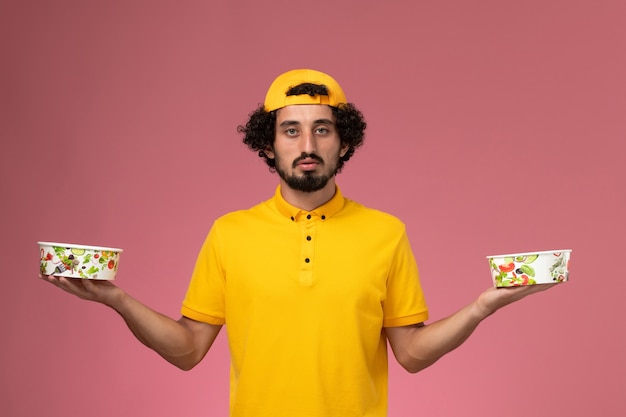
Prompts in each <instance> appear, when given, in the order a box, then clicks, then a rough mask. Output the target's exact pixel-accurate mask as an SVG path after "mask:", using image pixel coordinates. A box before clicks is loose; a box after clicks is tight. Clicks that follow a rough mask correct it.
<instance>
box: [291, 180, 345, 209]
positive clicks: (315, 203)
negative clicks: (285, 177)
mask: <svg viewBox="0 0 626 417" xmlns="http://www.w3.org/2000/svg"><path fill="white" fill-rule="evenodd" d="M280 194H281V195H282V196H283V198H284V199H285V201H286V202H288V203H289V204H291V205H292V206H294V207H297V208H299V209H300V210H305V211H313V210H315V209H316V208H318V207H319V206H321V205H323V204H324V203H326V202H328V201H329V200H330V199H331V198H333V196H334V195H335V179H334V177H333V178H332V179H331V180H329V181H328V184H326V185H325V186H324V188H322V189H321V190H318V191H313V192H311V193H306V192H304V191H298V190H294V189H293V188H290V187H289V186H288V185H287V184H286V183H285V182H284V181H282V180H281V181H280Z"/></svg>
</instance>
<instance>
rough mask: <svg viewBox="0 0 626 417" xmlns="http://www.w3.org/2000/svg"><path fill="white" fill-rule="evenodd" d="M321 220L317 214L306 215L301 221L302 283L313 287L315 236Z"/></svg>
mask: <svg viewBox="0 0 626 417" xmlns="http://www.w3.org/2000/svg"><path fill="white" fill-rule="evenodd" d="M318 227H319V218H318V216H317V215H316V214H315V213H306V214H304V216H303V219H302V221H301V228H300V230H301V231H302V237H301V239H302V245H301V248H302V250H301V254H300V265H301V266H300V283H301V284H302V285H313V264H314V263H315V242H316V239H315V236H316V234H317V229H318Z"/></svg>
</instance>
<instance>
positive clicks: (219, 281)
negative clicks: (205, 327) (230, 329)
mask: <svg viewBox="0 0 626 417" xmlns="http://www.w3.org/2000/svg"><path fill="white" fill-rule="evenodd" d="M218 235H219V233H218V231H217V227H216V225H215V224H214V225H213V227H212V228H211V230H210V232H209V234H208V236H207V238H206V239H205V241H204V243H203V245H202V247H201V249H200V253H199V254H198V258H197V260H196V265H195V267H194V270H193V274H192V276H191V281H190V283H189V287H188V288H187V293H186V295H185V299H184V300H183V304H182V307H181V313H182V315H183V316H185V317H188V318H190V319H193V320H197V321H201V322H204V323H208V324H215V325H221V324H224V322H225V314H224V296H225V294H224V287H225V285H224V284H225V282H224V271H223V268H222V265H221V262H220V256H219V253H220V244H219V238H218Z"/></svg>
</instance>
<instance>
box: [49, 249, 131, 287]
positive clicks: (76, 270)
mask: <svg viewBox="0 0 626 417" xmlns="http://www.w3.org/2000/svg"><path fill="white" fill-rule="evenodd" d="M37 244H38V245H39V258H40V264H39V272H41V274H42V275H55V276H61V277H68V278H85V279H98V280H113V279H115V274H116V273H117V267H118V265H119V262H120V253H122V251H123V250H122V249H119V248H107V247H103V246H89V245H76V244H73V243H57V242H37Z"/></svg>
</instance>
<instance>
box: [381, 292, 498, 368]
mask: <svg viewBox="0 0 626 417" xmlns="http://www.w3.org/2000/svg"><path fill="white" fill-rule="evenodd" d="M488 315H489V314H488V313H486V312H484V311H482V310H481V308H479V306H478V303H477V302H476V301H475V302H473V303H471V304H469V305H467V306H466V307H464V308H463V309H461V310H459V311H458V312H456V313H455V314H452V315H451V316H449V317H446V318H444V319H441V320H439V321H436V322H434V323H431V324H429V325H427V326H412V327H409V328H406V329H396V330H394V329H387V334H388V335H389V334H391V335H392V338H393V339H392V338H390V340H391V341H392V347H393V348H394V353H395V356H396V358H397V359H398V362H399V363H400V364H401V365H402V366H403V367H404V368H405V369H406V370H407V371H409V372H419V371H421V370H422V369H425V368H427V367H428V366H430V365H432V364H433V363H435V362H437V361H438V360H439V359H440V358H441V357H443V356H444V355H446V354H447V353H449V352H451V351H453V350H454V349H456V348H457V347H459V346H461V345H462V344H463V342H465V341H466V340H467V338H468V337H470V335H471V334H472V333H473V332H474V330H476V328H477V327H478V325H479V324H480V323H481V321H482V320H484V319H485V318H486V317H487V316H488Z"/></svg>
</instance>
